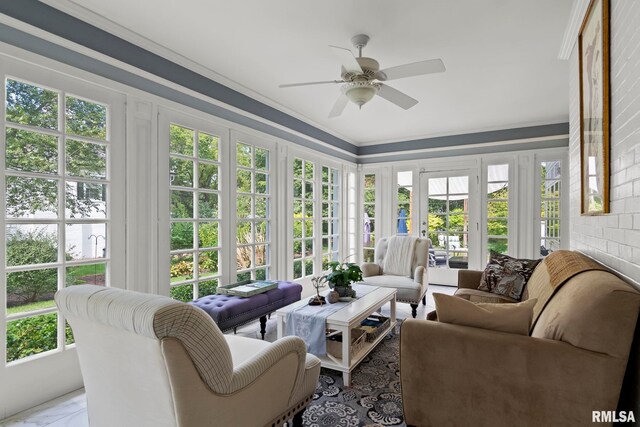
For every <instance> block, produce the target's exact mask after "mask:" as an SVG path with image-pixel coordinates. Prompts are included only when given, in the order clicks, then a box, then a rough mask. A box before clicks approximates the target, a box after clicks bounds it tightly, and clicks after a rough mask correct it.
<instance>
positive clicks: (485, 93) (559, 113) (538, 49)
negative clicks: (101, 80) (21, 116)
mask: <svg viewBox="0 0 640 427" xmlns="http://www.w3.org/2000/svg"><path fill="white" fill-rule="evenodd" d="M69 1H70V0H57V1H49V3H53V4H54V5H56V4H57V5H58V6H59V5H60V4H63V3H65V2H66V3H68V2H69ZM73 1H74V2H75V3H77V5H81V6H82V7H84V8H87V9H89V10H90V11H92V12H94V13H96V14H98V15H101V16H102V17H104V18H107V19H108V20H110V21H113V22H114V23H116V24H118V25H119V26H121V27H124V28H125V29H127V30H130V31H132V32H135V33H137V34H138V35H140V36H143V37H145V38H147V39H149V40H151V41H153V42H155V43H157V44H158V45H160V46H162V47H164V48H167V49H170V50H171V51H173V52H175V53H178V54H180V55H181V56H183V57H185V58H187V59H189V60H190V61H193V62H195V63H197V64H200V65H202V66H204V67H206V68H208V69H209V70H212V71H214V72H216V73H218V74H219V75H221V76H223V77H224V78H226V79H228V80H230V81H232V82H234V84H232V87H234V88H236V89H240V90H241V91H242V92H244V93H247V94H249V95H251V96H254V97H256V98H258V99H260V100H262V101H265V102H267V103H268V104H270V105H272V106H274V107H276V108H279V109H281V110H283V111H285V112H294V115H296V116H297V117H300V118H302V119H303V120H305V121H307V122H309V123H310V124H312V125H314V126H317V127H319V128H321V129H324V130H327V131H329V132H331V133H333V134H335V135H337V136H340V137H342V138H344V139H346V140H348V141H350V142H353V143H355V144H357V145H363V144H367V143H374V142H388V141H400V140H408V139H416V138H422V137H430V136H436V135H446V134H459V133H468V132H475V131H483V130H492V129H501V128H510V127H519V126H526V125H536V124H546V123H558V122H564V121H568V111H569V87H568V80H569V71H568V64H567V62H566V61H562V60H559V59H558V51H559V48H560V45H561V42H562V36H563V33H564V29H565V25H566V23H567V20H568V17H569V13H570V9H571V3H572V2H571V0H483V1H477V0H400V1H390V0H352V1H344V0H323V1H311V0H269V1H265V0H243V1H230V0H188V1H179V0H135V1H132V0H109V1H104V0H82V1H80V0H73ZM87 16H88V15H87ZM105 29H107V30H110V31H112V32H114V30H113V28H105ZM359 33H366V34H368V35H369V36H370V37H371V41H370V42H369V45H368V46H367V48H366V49H365V51H364V55H365V56H370V57H374V58H376V59H377V60H378V61H379V62H380V64H381V67H382V68H386V67H391V66H395V65H400V64H404V63H409V62H415V61H420V60H424V59H432V58H442V60H443V61H444V63H445V66H446V67H447V71H446V72H445V73H442V74H434V75H427V76H420V77H411V78H407V79H403V80H397V81H393V82H389V85H390V86H393V87H395V88H396V89H398V90H401V91H403V92H405V93H407V94H408V95H410V96H412V97H414V98H416V99H418V101H419V104H418V105H416V106H415V107H413V108H412V109H410V110H407V111H405V110H402V109H400V108H399V107H397V106H395V105H393V104H390V103H389V102H387V101H385V100H384V99H382V98H379V97H376V98H374V99H373V100H372V101H371V102H369V103H368V104H366V105H365V106H364V107H363V108H362V110H360V111H359V110H358V109H357V107H356V106H355V105H353V104H350V105H349V106H347V109H346V110H345V113H344V114H343V116H341V117H339V118H335V119H329V118H328V117H327V116H328V113H329V110H330V109H331V107H332V106H333V103H334V101H335V99H336V98H337V96H338V94H339V88H338V85H335V86H333V85H325V86H315V87H314V86H310V87H300V88H288V89H279V88H278V85H279V84H281V83H292V82H301V81H315V80H332V79H338V78H339V74H340V63H339V61H338V59H337V58H336V57H335V56H334V54H333V53H332V52H331V49H329V48H328V47H327V45H330V44H331V45H338V46H344V47H349V48H351V47H352V46H351V45H350V38H351V37H352V36H353V35H355V34H359ZM119 35H120V36H124V38H129V39H131V36H130V35H129V36H127V34H126V32H120V34H119ZM132 41H133V40H132ZM221 82H223V83H224V82H225V79H222V81H221Z"/></svg>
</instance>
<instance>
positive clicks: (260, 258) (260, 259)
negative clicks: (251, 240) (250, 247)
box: [255, 245, 267, 267]
mask: <svg viewBox="0 0 640 427" xmlns="http://www.w3.org/2000/svg"><path fill="white" fill-rule="evenodd" d="M264 265H267V245H257V246H256V264H255V267H262V266H264Z"/></svg>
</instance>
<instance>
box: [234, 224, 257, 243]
mask: <svg viewBox="0 0 640 427" xmlns="http://www.w3.org/2000/svg"><path fill="white" fill-rule="evenodd" d="M236 241H237V242H238V243H240V244H246V243H251V242H252V241H253V239H252V235H251V222H250V221H240V222H238V225H237V231H236Z"/></svg>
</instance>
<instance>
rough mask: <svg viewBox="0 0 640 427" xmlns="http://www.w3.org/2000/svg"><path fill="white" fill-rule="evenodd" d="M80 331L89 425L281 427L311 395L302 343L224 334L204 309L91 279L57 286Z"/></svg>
mask: <svg viewBox="0 0 640 427" xmlns="http://www.w3.org/2000/svg"><path fill="white" fill-rule="evenodd" d="M55 299H56V304H57V305H58V307H59V309H60V312H61V313H62V314H63V315H64V316H65V317H66V319H67V320H68V321H69V324H70V325H71V328H72V329H73V334H74V337H75V340H76V345H77V350H78V356H79V359H80V367H81V370H82V376H83V379H84V384H85V389H86V395H87V406H88V412H89V421H90V424H91V426H108V427H113V426H123V427H127V426H136V427H144V426H149V427H151V426H154V427H160V426H167V427H169V426H171V427H178V426H180V427H189V426H198V427H200V426H214V425H219V426H231V425H233V426H247V427H253V426H280V425H282V424H283V423H284V422H285V421H288V420H289V419H291V418H293V421H294V425H295V424H299V425H301V421H302V413H303V412H304V409H305V408H306V406H307V404H308V403H309V401H310V400H311V398H312V396H313V392H314V391H315V388H316V385H317V381H318V376H319V374H320V361H319V360H318V359H317V358H316V357H315V356H312V355H309V354H307V352H306V347H305V344H304V342H303V341H302V340H301V339H300V338H297V337H286V338H283V339H280V340H278V341H276V342H274V343H268V342H264V341H260V340H257V339H251V338H243V337H237V336H226V335H223V334H222V332H220V330H219V329H218V327H217V326H216V325H215V323H214V322H213V320H212V319H211V317H209V316H208V315H207V314H206V313H205V312H204V311H202V310H201V309H199V308H197V307H194V306H192V305H190V304H184V303H181V302H177V301H174V300H172V299H170V298H167V297H162V296H157V295H149V294H142V293H137V292H131V291H123V290H119V289H114V288H105V287H100V286H94V285H80V286H73V287H69V288H67V289H64V290H61V291H58V293H57V294H56V297H55Z"/></svg>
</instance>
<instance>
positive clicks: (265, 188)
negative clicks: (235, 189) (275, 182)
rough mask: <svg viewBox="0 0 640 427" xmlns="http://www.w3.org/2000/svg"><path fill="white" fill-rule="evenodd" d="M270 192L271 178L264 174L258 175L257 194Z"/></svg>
mask: <svg viewBox="0 0 640 427" xmlns="http://www.w3.org/2000/svg"><path fill="white" fill-rule="evenodd" d="M268 192H269V176H268V175H266V174H264V173H256V193H258V194H267V193H268Z"/></svg>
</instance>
